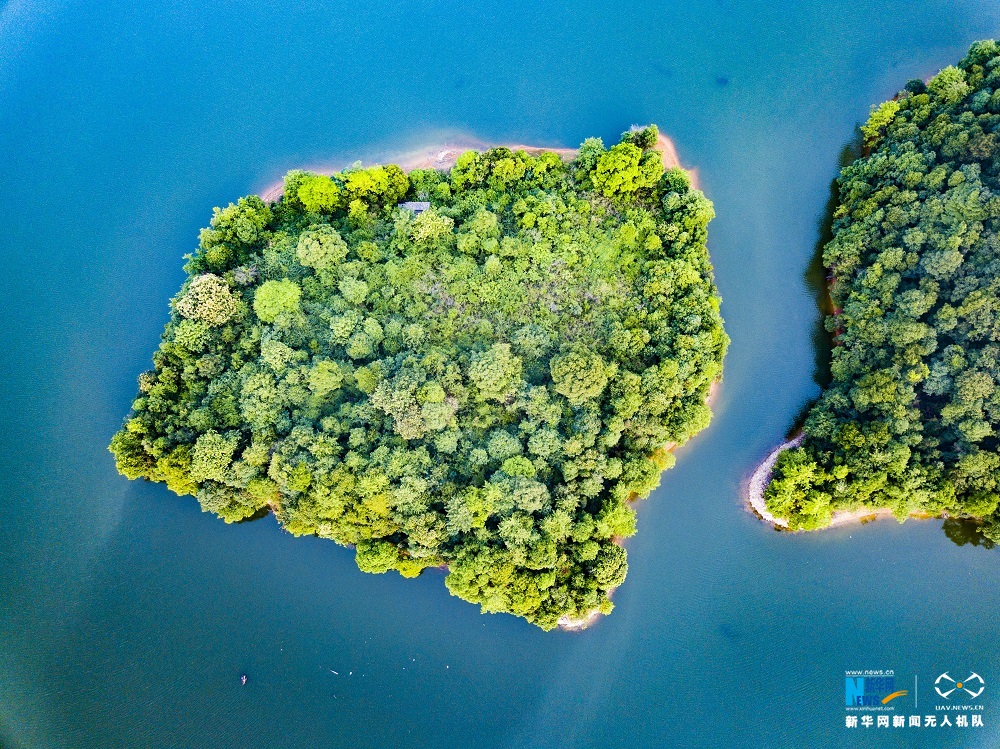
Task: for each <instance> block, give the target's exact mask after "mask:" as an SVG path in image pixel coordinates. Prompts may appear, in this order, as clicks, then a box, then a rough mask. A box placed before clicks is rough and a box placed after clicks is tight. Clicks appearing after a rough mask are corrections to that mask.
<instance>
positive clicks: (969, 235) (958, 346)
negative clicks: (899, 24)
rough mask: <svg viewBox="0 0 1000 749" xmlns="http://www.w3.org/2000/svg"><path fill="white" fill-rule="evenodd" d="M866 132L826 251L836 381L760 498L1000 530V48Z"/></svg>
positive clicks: (828, 515) (979, 53)
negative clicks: (960, 520)
mask: <svg viewBox="0 0 1000 749" xmlns="http://www.w3.org/2000/svg"><path fill="white" fill-rule="evenodd" d="M861 131H862V134H863V136H864V153H863V155H862V156H861V157H860V158H859V159H858V160H857V161H855V162H854V163H853V164H851V165H850V166H848V167H846V168H845V169H844V170H843V172H842V173H841V175H840V178H839V188H840V204H839V206H838V207H837V209H836V211H835V213H834V225H833V231H834V235H833V239H832V240H831V241H830V243H829V244H828V245H827V246H826V248H825V251H824V256H823V258H824V264H825V265H826V267H827V269H828V272H829V277H830V279H831V296H832V298H833V302H834V314H833V315H832V316H830V317H829V318H828V319H827V330H828V331H830V332H831V333H832V334H834V343H835V346H834V349H833V358H832V364H831V377H832V382H831V384H830V386H829V387H828V388H827V389H826V390H825V392H824V393H823V394H822V396H821V397H820V399H819V401H818V402H817V403H816V404H815V405H814V406H813V407H812V409H811V410H810V412H809V414H808V417H807V418H806V420H805V424H804V427H803V434H802V436H801V439H800V440H798V441H797V442H795V443H789V444H788V445H786V446H787V447H788V449H786V450H783V451H781V452H780V454H773V455H772V456H771V459H772V462H773V466H774V469H773V478H772V479H771V480H770V483H769V484H768V485H767V486H766V489H765V488H764V487H763V483H766V475H764V476H758V477H757V482H756V483H755V484H754V485H753V486H751V500H752V501H753V500H754V499H756V500H757V501H758V503H759V502H760V501H761V500H762V501H763V505H764V507H763V508H760V507H758V510H759V511H760V510H762V511H761V514H762V515H764V516H765V517H768V516H769V517H771V518H772V519H773V518H777V519H781V520H782V521H783V522H784V524H785V525H786V526H787V527H788V528H789V529H793V530H795V529H803V530H812V529H817V528H823V527H826V526H829V525H830V524H831V523H836V522H843V521H844V519H848V520H850V519H856V518H860V517H864V516H870V515H873V514H891V515H893V516H895V517H896V518H898V519H899V520H901V521H902V520H904V519H906V518H907V517H909V516H913V515H917V516H924V517H926V516H941V515H947V516H952V517H964V518H975V519H978V520H980V521H981V522H982V531H983V533H984V534H985V535H987V536H988V537H990V538H992V539H994V540H996V541H1000V514H998V509H997V508H998V504H1000V442H998V429H1000V303H998V299H1000V45H998V44H997V43H996V42H993V41H986V42H977V43H976V44H974V45H973V46H972V48H971V49H970V50H969V53H968V54H967V55H966V57H965V58H964V59H963V60H962V61H961V62H959V63H958V65H957V66H949V67H947V68H945V69H944V70H942V71H941V72H940V73H938V74H937V75H936V76H935V77H934V78H932V79H931V80H930V81H928V82H926V83H925V82H923V81H920V80H913V81H910V82H909V83H908V84H906V88H905V89H904V90H903V91H901V92H900V93H899V94H898V95H897V96H896V97H895V98H893V99H891V100H889V101H886V102H884V103H882V104H880V105H879V106H877V107H874V108H873V109H872V113H871V117H870V118H869V120H868V122H867V123H866V124H865V125H864V126H863V127H862V128H861ZM764 474H766V471H764ZM752 483H753V482H752ZM755 490H756V491H755ZM765 513H766V514H765Z"/></svg>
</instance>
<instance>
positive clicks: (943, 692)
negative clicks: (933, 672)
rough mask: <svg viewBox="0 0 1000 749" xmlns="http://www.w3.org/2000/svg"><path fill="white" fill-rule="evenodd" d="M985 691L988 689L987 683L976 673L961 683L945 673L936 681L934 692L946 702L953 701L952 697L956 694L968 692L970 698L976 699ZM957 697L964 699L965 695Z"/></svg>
mask: <svg viewBox="0 0 1000 749" xmlns="http://www.w3.org/2000/svg"><path fill="white" fill-rule="evenodd" d="M984 689H986V683H985V682H984V681H983V677H982V676H980V675H979V674H977V673H975V672H973V673H971V674H969V675H968V676H966V677H965V678H964V679H962V680H961V681H955V680H954V679H953V678H951V677H950V676H949V675H948V672H947V671H945V672H944V673H943V674H941V675H940V676H939V677H937V678H936V679H935V680H934V691H935V692H937V693H938V695H940V696H941V697H944V698H945V699H946V700H948V699H951V695H952V694H955V692H968V693H969V696H970V697H972V698H973V699H975V698H976V697H978V696H979V695H981V694H982V693H983V690H984ZM955 696H956V697H964V696H965V695H964V694H955Z"/></svg>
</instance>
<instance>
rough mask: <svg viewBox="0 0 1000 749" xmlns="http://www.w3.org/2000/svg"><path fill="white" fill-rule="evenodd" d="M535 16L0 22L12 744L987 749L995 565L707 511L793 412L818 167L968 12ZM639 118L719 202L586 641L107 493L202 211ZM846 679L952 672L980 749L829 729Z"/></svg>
mask: <svg viewBox="0 0 1000 749" xmlns="http://www.w3.org/2000/svg"><path fill="white" fill-rule="evenodd" d="M551 5H552V7H548V6H547V5H546V4H541V3H527V2H503V1H497V0H494V1H491V2H485V1H483V0H468V2H466V3H463V4H461V5H458V4H454V3H446V2H439V1H434V0H414V1H413V2H409V3H405V4H402V3H390V2H383V1H381V0H378V1H375V2H367V3H351V4H331V3H321V2H287V3H283V4H279V3H260V2H256V3H248V2H241V3H236V2H214V3H211V4H209V3H204V2H175V3H148V2H137V1H136V0H132V1H131V2H107V1H105V0H89V1H88V2H85V3H84V2H73V1H71V0H66V1H64V2H32V1H31V0H8V2H7V3H6V4H4V5H3V7H2V10H0V184H2V185H3V187H4V191H5V201H4V205H5V207H6V211H5V219H4V221H3V226H4V228H3V232H2V235H3V240H2V242H0V252H2V253H3V255H2V257H3V273H2V277H0V403H2V404H3V407H2V410H0V496H2V497H3V499H4V509H5V512H4V514H3V519H2V522H0V565H2V566H0V569H2V573H0V745H2V746H3V747H4V749H21V748H24V749H28V748H31V749H34V748H36V747H37V748H44V749H48V748H50V747H52V748H57V747H67V748H70V747H71V748H73V749H78V748H83V749H90V748H94V749H98V748H101V749H104V748H105V747H192V748H197V747H239V748H241V749H249V748H252V747H262V748H263V747H268V748H271V747H319V746H324V747H329V746H332V747H337V746H350V747H355V748H358V749H360V748H361V747H386V746H399V745H407V746H413V747H462V748H463V749H464V748H473V747H511V748H520V747H557V746H559V747H561V746H574V747H591V746H602V747H712V748H715V747H763V748H771V747H796V748H799V747H809V748H812V747H841V746H843V747H855V746H859V747H868V746H870V747H876V746H877V747H911V746H914V747H938V746H963V747H996V746H998V745H1000V700H997V699H996V697H995V695H996V694H998V693H1000V658H998V655H1000V646H998V642H997V626H996V622H997V618H996V612H997V610H998V604H1000V555H998V552H997V551H991V550H986V549H983V548H981V547H975V546H972V545H965V546H958V545H955V544H953V543H952V542H951V541H949V540H948V538H947V537H946V536H945V534H944V533H942V531H941V523H940V521H926V522H908V523H906V524H905V525H903V526H899V525H897V524H896V523H894V522H892V521H880V522H877V523H874V524H870V525H867V526H857V527H852V528H844V529H839V530H833V531H829V532H825V533H822V534H816V535H808V536H807V535H789V534H778V533H775V532H773V531H771V530H770V529H768V528H767V527H765V526H763V525H762V524H760V523H759V522H758V521H757V520H756V519H754V518H753V517H752V516H751V515H749V514H748V513H747V512H746V511H744V509H743V508H742V506H741V504H740V499H739V485H740V482H741V480H742V479H743V478H744V477H745V476H746V474H747V473H748V472H749V471H750V470H751V469H752V467H753V465H754V463H755V462H756V461H757V460H759V459H760V458H761V457H762V455H764V454H765V453H766V452H767V451H768V449H769V448H770V447H771V446H772V445H773V444H775V443H776V442H777V441H778V440H779V439H780V438H781V436H782V435H783V433H784V432H785V431H786V430H787V429H788V428H789V427H790V426H791V425H792V424H793V422H794V421H795V418H796V415H797V414H798V413H799V412H800V410H801V409H802V408H803V407H804V406H805V405H806V404H807V403H808V402H809V401H810V399H812V398H814V397H815V396H816V395H817V393H818V386H817V384H816V381H815V378H816V376H817V374H818V373H817V372H816V361H817V358H816V357H817V353H816V351H815V349H814V340H813V339H814V334H815V331H816V326H817V323H818V320H819V317H818V315H819V313H818V311H817V300H816V292H815V289H813V288H811V287H810V285H809V284H808V282H807V279H806V269H807V267H808V265H809V263H810V261H811V259H812V258H813V257H814V253H815V244H816V241H817V238H818V231H819V228H818V227H819V223H820V221H821V219H822V213H823V210H824V205H825V203H826V200H827V197H828V194H829V184H830V181H831V179H832V178H833V177H834V175H835V173H836V170H837V159H838V154H839V151H840V149H841V148H842V146H843V145H844V144H845V143H847V142H848V141H849V140H850V139H851V137H852V133H853V129H854V127H855V125H856V123H857V122H859V121H862V120H863V119H864V118H865V116H866V114H867V112H868V108H869V106H870V104H872V103H874V102H878V101H881V100H882V99H884V98H886V97H887V96H890V95H891V94H892V93H894V92H895V91H896V90H897V89H898V88H899V87H900V86H901V85H902V84H903V83H904V82H905V81H906V80H907V79H909V78H913V77H926V76H928V75H930V74H932V73H933V72H935V71H936V70H937V69H938V68H940V67H942V66H944V65H946V64H948V63H950V62H953V61H955V60H957V59H958V58H959V57H960V56H961V55H962V54H963V53H964V51H965V49H966V48H967V46H968V44H969V43H970V42H972V41H973V40H975V39H979V38H987V37H991V36H1000V4H998V3H996V2H981V1H977V0H952V1H951V2H944V1H943V0H910V1H909V2H903V1H902V0H881V1H878V2H876V0H852V1H850V2H848V1H847V0H838V1H836V2H831V1H829V0H828V1H827V2H823V3H820V2H817V1H816V0H798V1H795V0H772V1H771V2H768V3H750V2H744V3H738V2H732V1H727V0H688V2H685V3H680V2H672V3H651V2H645V1H643V0H633V1H632V2H628V3H623V2H619V3H616V2H606V1H604V2H596V1H594V0H587V1H586V2H578V3H574V4H566V3H558V4H551ZM645 122H656V123H657V124H659V125H660V127H661V128H662V129H663V130H664V131H665V132H667V133H669V134H670V135H671V136H673V137H674V139H675V140H676V142H677V144H678V147H679V150H680V154H681V157H682V160H683V161H684V162H685V164H688V165H693V166H696V167H697V168H698V172H699V175H700V178H701V181H702V184H703V186H704V189H705V190H706V192H707V193H708V195H709V197H711V198H712V200H713V201H715V206H716V211H717V213H718V219H717V220H716V221H715V222H714V223H713V224H712V226H711V239H710V249H711V252H712V256H713V259H714V262H715V266H716V272H717V278H718V284H719V287H720V290H721V292H722V295H723V297H724V299H725V304H724V309H723V311H724V314H725V317H726V320H727V326H728V332H729V333H730V335H731V336H732V339H733V344H732V348H731V349H730V354H729V357H728V359H727V362H726V375H725V382H724V386H723V390H722V392H721V395H720V398H719V400H718V401H717V405H716V418H715V420H714V422H713V423H712V426H711V427H710V429H709V430H708V431H706V432H704V433H703V434H702V435H700V436H699V437H698V438H697V439H695V440H694V441H693V442H692V443H691V444H690V445H689V446H687V447H685V448H684V449H682V450H681V451H680V452H679V455H678V466H677V468H675V469H674V470H672V471H670V472H669V473H668V474H667V475H666V476H665V477H664V481H663V486H662V488H661V489H660V490H659V491H658V492H656V494H655V495H654V496H653V497H652V498H651V499H650V500H649V501H648V502H646V503H644V504H643V505H642V506H641V509H640V512H639V534H638V535H637V536H636V537H635V538H633V539H632V540H630V541H629V561H630V564H631V567H630V573H629V578H628V581H627V582H626V584H625V585H624V586H623V587H622V588H621V589H620V590H619V591H617V593H616V594H615V602H616V605H617V608H616V610H615V612H614V614H613V615H612V616H611V617H609V618H607V619H605V620H603V621H601V622H600V623H599V624H598V625H597V626H595V627H594V628H592V629H591V630H589V631H587V632H584V633H582V634H568V633H562V632H553V633H548V634H546V633H543V632H541V631H539V630H537V629H535V628H534V627H531V626H530V625H527V624H525V623H524V622H522V621H520V620H517V619H514V618H512V617H507V616H481V615H480V614H479V613H478V611H477V610H476V609H475V607H473V606H471V605H469V604H466V603H464V602H461V601H459V600H458V599H455V598H452V597H450V596H449V595H448V593H447V591H446V589H445V588H444V585H443V583H442V576H441V574H440V573H435V572H431V573H427V574H425V575H424V576H422V577H421V578H419V579H417V580H415V581H406V580H401V579H400V578H399V577H398V576H389V575H387V576H377V577H376V576H369V575H362V574H361V573H359V572H358V571H357V570H356V568H355V567H354V562H353V559H352V554H351V553H350V552H349V551H347V550H344V549H341V548H339V547H337V546H336V545H334V544H332V543H329V542H326V541H321V540H317V539H293V538H292V537H291V536H289V535H287V534H285V533H283V532H281V531H280V530H279V529H278V528H277V526H276V524H275V522H274V521H273V519H271V518H268V519H266V520H261V521H258V522H254V523H249V524H242V525H234V526H227V525H225V524H224V523H222V522H221V521H219V520H217V519H215V518H212V517H209V516H207V515H204V514H202V513H201V512H199V510H198V507H197V505H196V503H195V502H194V501H193V500H192V499H190V498H184V499H180V498H177V497H175V496H174V495H172V494H170V493H168V492H167V490H166V489H165V488H163V487H162V486H159V485H157V486H152V485H148V484H139V483H128V482H126V481H125V480H124V479H122V478H121V477H119V476H118V475H117V474H116V473H115V471H114V466H113V463H112V460H111V458H110V456H109V455H108V454H107V452H106V450H105V446H106V444H107V442H108V440H109V438H110V436H111V434H112V433H113V432H114V431H115V429H116V428H117V427H118V425H119V424H120V421H121V419H122V417H123V416H124V415H125V412H126V411H127V409H128V406H129V403H130V402H131V398H132V396H133V395H134V392H135V378H136V376H137V374H138V373H139V372H141V371H142V370H144V369H146V368H147V367H148V366H149V360H150V356H151V354H152V352H153V350H154V348H155V346H156V344H157V341H158V338H159V334H160V330H161V328H162V325H163V323H164V321H165V320H166V317H167V306H166V302H167V300H168V298H169V297H170V296H172V295H173V293H174V292H175V291H176V289H177V288H178V286H179V284H180V282H181V280H182V278H183V275H182V271H181V264H182V259H181V256H182V255H183V254H184V253H185V252H189V251H191V250H192V249H193V247H194V245H195V242H196V237H197V230H198V228H199V227H200V226H202V225H204V224H205V223H206V222H207V220H208V218H209V216H210V209H211V207H212V206H213V205H219V204H223V205H224V204H225V203H227V202H228V201H231V200H234V199H235V198H237V197H238V196H240V195H242V194H245V193H248V192H252V191H255V190H259V189H262V188H263V187H265V186H266V185H267V184H269V183H271V182H272V181H273V180H274V179H275V178H277V177H278V176H279V175H280V174H281V173H282V172H284V171H285V170H286V169H288V168H290V167H294V166H298V165H302V164H313V163H317V162H323V161H330V160H337V161H341V162H344V161H348V162H349V161H351V160H353V159H355V158H365V157H366V156H369V155H371V154H374V153H384V152H386V151H387V150H392V149H394V148H399V149H403V150H405V149H406V148H407V147H412V146H416V145H419V144H422V143H427V142H430V141H433V140H435V139H436V138H440V137H441V133H442V132H446V133H452V134H454V133H464V134H468V135H470V136H475V137H478V138H480V139H483V140H487V141H517V142H525V143H538V144H544V145H568V146H573V145H576V144H578V143H579V142H580V141H581V140H582V139H584V138H585V137H587V136H590V135H600V136H603V137H604V138H605V140H614V139H615V138H616V136H617V134H618V133H620V132H621V131H622V130H623V129H626V128H627V127H628V126H629V125H631V124H632V123H645ZM864 668H892V669H895V670H896V672H897V674H900V676H901V681H903V682H905V683H907V684H908V683H909V681H908V680H910V679H912V676H913V675H914V674H917V675H919V677H920V680H921V685H924V684H926V685H927V688H926V689H923V688H922V689H921V703H920V709H919V710H918V711H917V712H920V713H924V712H928V711H930V710H931V708H932V701H931V700H930V699H929V698H925V697H924V692H925V691H929V684H930V682H931V681H932V680H933V678H934V677H935V676H936V675H937V674H938V673H940V672H942V671H945V670H950V671H953V672H954V671H959V672H961V671H967V670H975V671H977V672H978V673H979V674H981V675H982V676H983V678H984V679H985V680H986V685H987V687H986V692H985V693H984V695H983V697H982V702H983V704H984V707H985V709H984V719H985V720H984V722H985V726H984V727H983V728H981V729H971V728H970V729H904V730H896V731H893V730H891V729H877V728H872V729H863V728H859V729H853V730H852V729H847V728H845V727H844V715H845V712H844V703H843V699H844V692H843V687H844V671H845V669H864ZM332 671H337V672H339V675H338V674H334V673H332ZM243 673H246V674H247V675H248V676H249V681H248V683H247V685H246V686H242V687H241V686H240V684H239V676H240V674H243ZM904 686H905V684H904ZM907 699H909V698H907ZM901 709H902V710H903V712H904V713H906V714H909V713H910V712H913V711H912V710H910V709H909V707H908V706H906V705H904V706H901ZM949 730H950V731H951V732H950V733H949V732H948V731H949Z"/></svg>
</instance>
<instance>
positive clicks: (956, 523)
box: [941, 518, 996, 549]
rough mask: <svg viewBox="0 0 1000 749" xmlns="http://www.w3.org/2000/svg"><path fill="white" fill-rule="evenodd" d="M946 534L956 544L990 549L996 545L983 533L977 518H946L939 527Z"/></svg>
mask: <svg viewBox="0 0 1000 749" xmlns="http://www.w3.org/2000/svg"><path fill="white" fill-rule="evenodd" d="M941 529H942V530H943V531H944V535H946V536H947V537H948V538H949V539H950V540H951V541H952V542H953V543H954V544H955V545H956V546H966V545H967V544H968V545H972V546H982V547H983V548H984V549H992V548H993V547H994V546H996V544H995V543H993V541H992V540H991V539H990V538H987V537H986V535H985V534H984V533H983V525H982V523H980V522H979V521H977V520H971V519H969V518H947V519H946V520H945V521H944V525H943V526H942V527H941Z"/></svg>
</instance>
